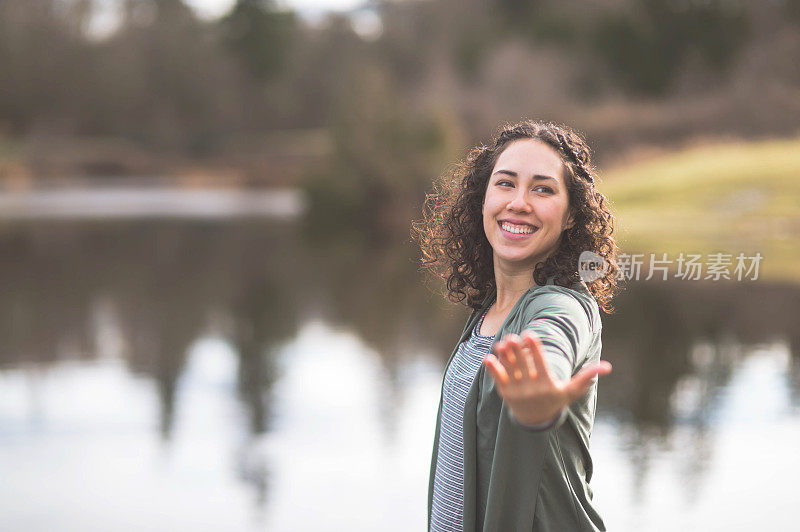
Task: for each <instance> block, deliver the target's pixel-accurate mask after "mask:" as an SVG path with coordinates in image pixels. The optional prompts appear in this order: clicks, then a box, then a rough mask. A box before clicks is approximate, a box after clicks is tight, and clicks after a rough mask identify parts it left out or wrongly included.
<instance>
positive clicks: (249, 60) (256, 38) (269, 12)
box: [221, 0, 298, 80]
mask: <svg viewBox="0 0 800 532" xmlns="http://www.w3.org/2000/svg"><path fill="white" fill-rule="evenodd" d="M221 27H222V31H223V36H224V40H225V43H226V45H227V46H228V47H229V48H230V49H231V50H232V51H233V52H234V53H235V54H236V55H237V56H238V57H239V59H240V60H241V62H242V64H243V65H244V67H245V69H246V70H247V71H248V72H249V73H250V75H251V76H253V77H254V78H255V79H258V80H264V79H273V78H275V77H276V76H277V75H278V74H279V73H280V72H281V71H282V70H283V68H284V66H285V64H286V61H287V59H288V57H289V50H290V47H291V46H292V43H293V40H294V39H295V37H296V33H297V29H298V26H297V20H296V17H295V14H294V13H293V12H291V11H278V10H277V9H276V7H275V5H274V2H272V1H271V0H238V1H237V2H236V4H234V6H233V8H232V9H231V11H230V13H228V15H227V16H225V18H224V19H223V20H222V21H221Z"/></svg>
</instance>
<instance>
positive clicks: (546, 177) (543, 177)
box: [492, 170, 558, 182]
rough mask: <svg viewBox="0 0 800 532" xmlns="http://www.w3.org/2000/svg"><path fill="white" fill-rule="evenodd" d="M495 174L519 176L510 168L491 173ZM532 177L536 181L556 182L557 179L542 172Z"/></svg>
mask: <svg viewBox="0 0 800 532" xmlns="http://www.w3.org/2000/svg"><path fill="white" fill-rule="evenodd" d="M495 174H505V175H510V176H511V177H519V175H518V174H517V173H516V172H514V171H512V170H498V171H496V172H495V173H494V174H492V175H495ZM533 179H535V180H537V181H545V180H551V181H555V182H558V179H556V178H555V177H550V176H549V175H542V174H534V176H533Z"/></svg>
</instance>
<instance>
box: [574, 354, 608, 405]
mask: <svg viewBox="0 0 800 532" xmlns="http://www.w3.org/2000/svg"><path fill="white" fill-rule="evenodd" d="M609 373H611V364H610V363H609V362H608V361H606V360H601V361H600V362H598V363H597V364H592V365H590V366H586V367H585V368H583V369H582V370H580V371H579V372H578V373H577V374H576V375H575V376H574V377H572V379H570V381H569V382H568V383H567V385H566V386H565V391H566V392H567V397H568V398H569V402H570V403H571V402H573V401H575V400H576V399H578V398H579V397H580V396H582V395H583V394H585V393H586V390H588V389H589V386H591V385H592V379H594V377H595V375H608V374H609Z"/></svg>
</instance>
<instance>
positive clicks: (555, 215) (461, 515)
mask: <svg viewBox="0 0 800 532" xmlns="http://www.w3.org/2000/svg"><path fill="white" fill-rule="evenodd" d="M589 159H590V158H589V148H588V146H586V144H585V142H584V141H583V140H582V139H581V138H580V136H578V135H577V134H576V133H574V132H573V131H571V130H570V129H569V128H567V127H564V126H559V125H556V124H552V123H544V122H534V121H527V122H522V123H520V124H516V125H512V126H507V127H505V128H503V129H502V130H501V131H500V132H499V134H498V135H497V136H496V137H495V139H494V142H493V143H492V145H490V146H479V147H476V148H474V149H473V150H472V151H471V152H470V154H469V157H468V158H467V160H466V162H464V163H463V164H462V165H460V166H459V167H458V170H457V171H456V174H455V175H446V176H443V177H442V178H441V180H440V181H439V182H438V183H437V188H438V190H437V192H436V193H435V194H432V195H430V196H428V198H427V200H426V211H425V218H424V219H423V220H422V221H420V222H416V223H415V224H414V226H413V230H414V233H415V235H416V236H417V237H418V238H419V240H420V245H421V248H422V254H423V261H422V262H423V266H425V267H427V268H429V269H431V270H433V271H434V272H435V273H436V274H438V275H439V276H440V277H442V278H443V279H445V280H446V283H447V291H448V293H447V296H448V297H449V298H450V299H451V300H452V301H455V302H461V301H464V300H466V304H467V305H468V306H469V307H471V308H472V309H473V312H472V315H471V316H470V317H469V319H468V320H467V324H466V326H465V328H464V330H463V332H462V334H461V338H460V339H459V341H458V343H457V344H456V347H455V349H454V350H453V353H452V354H451V356H450V360H449V361H448V364H447V368H446V369H445V374H444V380H443V383H442V395H441V399H440V403H439V414H438V418H437V426H436V434H435V437H434V445H433V456H432V460H431V474H430V484H429V492H428V526H429V529H430V530H431V531H440V530H446V531H462V530H464V531H469V532H472V531H477V530H482V531H485V532H490V531H498V532H500V531H507V530H527V531H529V530H536V531H540V532H547V531H564V530H605V526H604V524H603V520H602V519H601V517H600V515H599V513H598V511H597V510H596V508H595V507H594V506H593V504H592V491H591V489H590V488H589V481H590V480H591V476H592V460H591V456H590V454H589V437H590V434H591V428H592V424H593V422H594V412H595V405H596V401H597V378H596V377H597V376H598V375H604V374H607V373H608V372H609V371H611V366H610V364H608V362H605V361H601V360H600V351H601V338H600V334H601V322H600V310H601V309H602V310H605V311H610V301H611V298H612V296H613V293H614V291H615V288H616V282H615V278H616V275H617V272H618V269H617V266H616V253H617V246H616V243H615V241H614V239H613V237H612V236H611V234H612V232H613V217H612V215H611V212H610V210H609V209H608V206H607V202H606V200H605V197H604V196H603V195H602V194H601V193H600V192H599V191H598V190H597V189H596V188H595V178H594V169H593V168H592V166H591V165H590V163H589ZM584 251H590V252H592V253H595V254H596V255H598V256H599V257H600V258H602V260H604V261H605V269H604V271H603V272H602V273H601V275H600V276H599V277H598V276H593V277H592V278H591V279H586V280H585V281H584V280H581V278H580V276H579V273H578V260H579V257H580V254H581V253H582V252H584ZM489 351H490V353H488V352H489Z"/></svg>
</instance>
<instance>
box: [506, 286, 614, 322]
mask: <svg viewBox="0 0 800 532" xmlns="http://www.w3.org/2000/svg"><path fill="white" fill-rule="evenodd" d="M523 298H524V300H523V301H522V308H521V310H522V313H523V314H524V315H525V317H526V319H528V320H533V319H536V318H543V317H548V316H558V317H561V318H564V319H568V320H570V321H574V322H580V323H583V324H585V325H586V326H587V328H588V329H589V330H591V331H597V330H599V329H600V328H601V322H600V309H599V307H598V306H597V302H596V301H595V300H594V297H592V295H591V293H590V292H589V290H588V289H587V288H586V285H585V284H583V283H576V284H574V285H572V286H571V287H569V288H567V287H563V286H557V285H545V286H539V287H535V288H534V289H532V290H529V291H528V292H526V293H525V295H524V296H523Z"/></svg>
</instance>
